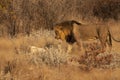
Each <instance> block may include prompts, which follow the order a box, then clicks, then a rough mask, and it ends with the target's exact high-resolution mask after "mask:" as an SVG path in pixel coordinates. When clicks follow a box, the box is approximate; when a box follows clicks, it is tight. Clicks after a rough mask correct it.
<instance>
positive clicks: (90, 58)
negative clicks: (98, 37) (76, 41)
mask: <svg viewBox="0 0 120 80" xmlns="http://www.w3.org/2000/svg"><path fill="white" fill-rule="evenodd" d="M65 20H76V21H79V22H81V23H85V24H99V23H100V24H103V23H104V24H108V25H109V26H110V29H111V32H112V34H113V35H114V37H115V38H117V39H120V35H119V34H120V1H119V0H0V80H120V74H119V73H120V48H119V46H120V43H119V42H114V41H113V48H112V51H111V52H110V53H109V52H104V53H99V52H94V50H97V49H99V48H101V44H100V43H99V42H96V41H95V42H94V41H93V42H85V43H84V45H83V46H84V47H85V48H86V52H85V53H84V54H83V55H81V56H78V55H79V54H81V53H80V51H79V50H76V45H73V49H72V51H71V52H70V53H67V47H68V44H67V43H66V42H62V41H61V40H56V39H55V38H54V37H55V33H54V31H53V30H52V28H53V26H54V25H55V24H56V23H59V22H62V21H65Z"/></svg>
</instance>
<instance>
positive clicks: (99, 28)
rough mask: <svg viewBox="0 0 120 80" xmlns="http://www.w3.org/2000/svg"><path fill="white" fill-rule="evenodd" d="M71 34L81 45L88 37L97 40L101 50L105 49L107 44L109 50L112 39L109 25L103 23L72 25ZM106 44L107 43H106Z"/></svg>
mask: <svg viewBox="0 0 120 80" xmlns="http://www.w3.org/2000/svg"><path fill="white" fill-rule="evenodd" d="M73 34H74V37H75V39H76V42H77V44H78V45H80V47H82V42H83V41H87V40H89V39H93V40H99V41H100V43H101V46H102V49H101V52H105V51H106V47H107V45H108V47H109V52H110V51H111V49H112V39H111V34H110V31H109V27H108V26H107V25H105V24H93V25H85V24H81V25H76V24H74V25H73ZM106 44H107V45H106Z"/></svg>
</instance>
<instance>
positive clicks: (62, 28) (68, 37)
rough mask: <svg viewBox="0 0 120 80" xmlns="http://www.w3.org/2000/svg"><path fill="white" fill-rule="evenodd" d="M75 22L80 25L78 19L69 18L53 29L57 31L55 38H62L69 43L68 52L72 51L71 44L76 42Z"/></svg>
mask: <svg viewBox="0 0 120 80" xmlns="http://www.w3.org/2000/svg"><path fill="white" fill-rule="evenodd" d="M73 24H77V25H80V23H79V22H77V21H74V20H69V21H63V22H61V23H58V24H56V25H55V26H54V27H53V30H54V31H55V39H61V40H62V41H65V42H67V43H69V44H68V50H67V53H69V52H70V51H71V49H72V46H71V45H72V44H73V43H75V42H76V39H75V37H74V34H73Z"/></svg>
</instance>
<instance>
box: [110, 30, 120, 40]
mask: <svg viewBox="0 0 120 80" xmlns="http://www.w3.org/2000/svg"><path fill="white" fill-rule="evenodd" d="M109 34H110V35H111V38H112V39H113V40H114V41H116V42H120V40H117V39H115V38H114V37H113V35H112V34H111V32H110V31H109Z"/></svg>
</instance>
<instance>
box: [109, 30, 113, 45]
mask: <svg viewBox="0 0 120 80" xmlns="http://www.w3.org/2000/svg"><path fill="white" fill-rule="evenodd" d="M108 35H109V44H110V45H111V46H112V36H111V34H110V31H109V34H108Z"/></svg>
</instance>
